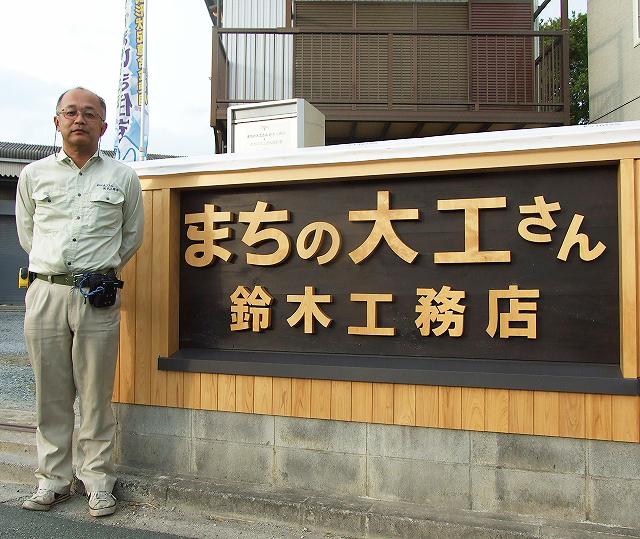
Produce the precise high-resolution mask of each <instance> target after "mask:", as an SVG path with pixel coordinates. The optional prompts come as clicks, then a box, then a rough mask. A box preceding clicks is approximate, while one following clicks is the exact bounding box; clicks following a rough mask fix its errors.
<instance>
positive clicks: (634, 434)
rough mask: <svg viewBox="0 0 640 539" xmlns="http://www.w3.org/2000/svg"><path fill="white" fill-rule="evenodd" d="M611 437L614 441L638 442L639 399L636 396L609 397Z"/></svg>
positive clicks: (639, 440)
mask: <svg viewBox="0 0 640 539" xmlns="http://www.w3.org/2000/svg"><path fill="white" fill-rule="evenodd" d="M611 417H612V429H611V431H612V439H613V440H614V441H616V442H640V434H639V432H638V425H639V422H640V400H639V399H638V397H624V396H620V395H614V396H612V397H611Z"/></svg>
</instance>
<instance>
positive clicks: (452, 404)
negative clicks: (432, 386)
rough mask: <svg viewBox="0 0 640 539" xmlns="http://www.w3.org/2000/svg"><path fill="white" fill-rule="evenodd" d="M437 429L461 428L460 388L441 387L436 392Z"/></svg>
mask: <svg viewBox="0 0 640 539" xmlns="http://www.w3.org/2000/svg"><path fill="white" fill-rule="evenodd" d="M438 409H439V427H440V428H443V429H461V428H462V388H461V387H442V386H440V388H439V391H438Z"/></svg>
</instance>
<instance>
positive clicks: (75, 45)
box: [0, 0, 587, 156]
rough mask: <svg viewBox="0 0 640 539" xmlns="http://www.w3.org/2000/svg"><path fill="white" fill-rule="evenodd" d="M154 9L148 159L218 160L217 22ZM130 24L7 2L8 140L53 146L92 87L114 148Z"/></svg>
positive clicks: (178, 7)
mask: <svg viewBox="0 0 640 539" xmlns="http://www.w3.org/2000/svg"><path fill="white" fill-rule="evenodd" d="M226 1H227V2H231V1H233V0H226ZM540 3H541V2H540ZM559 6H560V0H552V2H551V4H550V5H549V7H547V8H546V9H545V12H544V14H543V18H544V19H547V18H550V17H557V16H559ZM147 9H148V15H147V16H148V21H147V23H148V30H147V32H148V34H147V40H148V41H147V51H148V72H149V88H148V91H149V118H150V119H149V148H148V150H149V152H150V153H161V154H172V155H189V156H193V155H207V154H211V153H214V136H213V130H212V129H211V127H210V126H209V101H210V80H209V77H210V75H211V19H210V18H209V15H208V13H207V9H206V7H205V3H204V0H147ZM586 10H587V0H569V11H570V12H571V11H576V12H578V13H585V12H586ZM124 16H125V0H62V1H52V0H28V1H9V0H5V1H3V2H2V3H1V5H0V20H2V21H3V28H2V32H0V51H2V54H0V81H2V83H1V84H0V141H2V142H24V143H30V144H53V139H54V134H55V129H54V126H53V114H54V112H55V104H56V101H57V99H58V97H59V95H60V94H61V93H62V92H63V91H65V90H67V89H68V88H71V87H75V86H84V87H86V88H89V89H90V90H93V91H95V92H96V93H98V94H99V95H101V96H102V97H103V98H104V99H105V101H106V103H107V123H108V124H109V128H108V129H107V132H106V133H105V135H104V136H103V138H102V143H101V147H102V149H107V150H110V149H113V146H114V137H115V134H114V131H113V125H114V123H115V110H116V104H117V99H118V79H119V77H120V53H121V49H122V39H123V35H124ZM57 143H58V144H59V143H60V139H59V138H58V141H57Z"/></svg>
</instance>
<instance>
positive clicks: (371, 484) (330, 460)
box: [115, 404, 640, 527]
mask: <svg viewBox="0 0 640 539" xmlns="http://www.w3.org/2000/svg"><path fill="white" fill-rule="evenodd" d="M115 409H116V415H117V419H118V431H117V442H116V461H117V463H118V464H120V465H123V466H130V467H136V468H143V469H148V470H153V471H155V472H159V473H162V474H166V475H169V476H170V475H172V474H179V475H183V474H185V475H194V476H197V477H198V478H199V479H210V480H212V481H213V482H221V483H224V482H232V483H242V484H247V485H256V486H261V487H269V488H276V489H278V488H281V489H303V490H307V491H310V492H322V493H325V494H335V495H347V496H353V497H367V498H370V499H377V500H383V501H390V502H410V503H417V504H424V505H427V506H429V507H432V508H438V507H442V508H447V509H463V510H476V511H481V512H491V513H500V514H506V515H527V516H534V517H536V516H539V517H544V518H558V519H569V520H573V521H576V522H581V521H591V522H596V523H601V524H607V525H616V526H628V527H640V512H638V511H637V510H636V501H637V500H638V499H640V444H631V443H620V442H600V441H589V440H577V439H567V438H550V437H538V436H521V435H512V434H498V433H483V432H469V431H462V430H445V429H430V428H421V427H403V426H393V425H376V424H365V423H355V422H341V421H326V420H316V419H299V418H288V417H276V416H266V415H250V414H240V413H228V412H214V411H203V410H187V409H177V408H163V407H153V406H140V405H129V404H117V405H115Z"/></svg>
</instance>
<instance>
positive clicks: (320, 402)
mask: <svg viewBox="0 0 640 539" xmlns="http://www.w3.org/2000/svg"><path fill="white" fill-rule="evenodd" d="M311 417H313V418H315V419H331V380H311Z"/></svg>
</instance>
